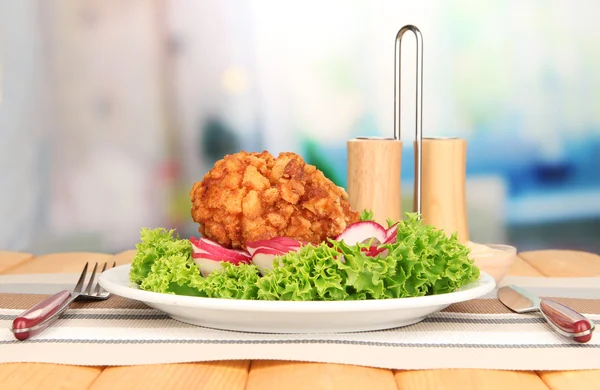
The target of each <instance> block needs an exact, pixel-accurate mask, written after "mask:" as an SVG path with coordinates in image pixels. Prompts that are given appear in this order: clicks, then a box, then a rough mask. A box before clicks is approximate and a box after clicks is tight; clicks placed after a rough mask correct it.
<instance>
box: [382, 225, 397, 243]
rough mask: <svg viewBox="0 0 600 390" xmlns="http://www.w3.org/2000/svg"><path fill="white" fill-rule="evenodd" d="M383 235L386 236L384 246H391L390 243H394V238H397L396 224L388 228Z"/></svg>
mask: <svg viewBox="0 0 600 390" xmlns="http://www.w3.org/2000/svg"><path fill="white" fill-rule="evenodd" d="M385 234H386V235H387V238H386V239H385V242H384V244H391V243H392V242H396V238H397V236H398V222H396V223H395V224H393V225H392V226H390V227H389V228H388V229H387V230H386V231H385Z"/></svg>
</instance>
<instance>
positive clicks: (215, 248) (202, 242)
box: [190, 237, 252, 260]
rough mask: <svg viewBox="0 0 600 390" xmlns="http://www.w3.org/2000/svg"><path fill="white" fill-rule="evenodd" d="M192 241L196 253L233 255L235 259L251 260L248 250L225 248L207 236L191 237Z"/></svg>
mask: <svg viewBox="0 0 600 390" xmlns="http://www.w3.org/2000/svg"><path fill="white" fill-rule="evenodd" d="M190 242H191V243H192V250H193V252H194V253H200V254H210V255H213V256H223V257H231V258H234V259H239V260H244V259H247V260H249V259H250V258H251V257H252V256H251V255H250V254H249V253H248V252H246V251H242V250H239V249H229V248H225V247H223V246H221V245H219V244H217V243H216V242H214V241H211V240H208V239H206V238H200V239H197V238H195V237H191V238H190Z"/></svg>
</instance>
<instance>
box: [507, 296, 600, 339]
mask: <svg viewBox="0 0 600 390" xmlns="http://www.w3.org/2000/svg"><path fill="white" fill-rule="evenodd" d="M498 299H499V300H500V302H502V304H504V306H506V307H508V308H509V309H510V310H512V311H514V312H516V313H530V312H533V311H538V310H539V311H540V312H541V313H542V315H543V316H544V318H545V319H546V321H547V322H548V323H549V324H550V326H552V328H553V329H554V330H555V331H556V332H558V333H559V334H561V335H563V336H565V337H569V338H572V339H573V340H575V341H577V342H579V343H587V342H588V341H590V340H591V339H592V332H593V331H594V328H595V325H594V323H593V322H592V321H590V320H588V319H587V318H586V317H584V316H583V315H582V314H579V313H578V312H576V311H575V310H573V309H571V308H570V307H567V306H565V305H563V304H560V303H558V302H555V301H552V300H550V299H541V298H539V297H537V296H535V295H533V294H531V293H529V292H527V291H525V290H523V289H522V288H520V287H517V286H515V285H509V286H504V287H500V288H499V289H498Z"/></svg>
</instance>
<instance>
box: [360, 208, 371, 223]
mask: <svg viewBox="0 0 600 390" xmlns="http://www.w3.org/2000/svg"><path fill="white" fill-rule="evenodd" d="M360 220H361V221H372V220H373V211H371V210H367V209H365V210H363V211H362V213H360Z"/></svg>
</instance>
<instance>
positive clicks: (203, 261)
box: [192, 253, 252, 277]
mask: <svg viewBox="0 0 600 390" xmlns="http://www.w3.org/2000/svg"><path fill="white" fill-rule="evenodd" d="M192 258H193V259H194V262H195V263H196V265H197V266H198V267H199V268H200V273H201V274H202V276H205V277H206V276H208V275H209V274H210V273H211V272H212V271H214V270H216V269H220V268H221V263H222V262H224V261H225V262H228V263H231V264H233V265H239V264H250V263H251V262H252V261H251V260H250V258H244V259H240V258H233V257H227V256H223V255H211V254H208V253H192Z"/></svg>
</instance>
